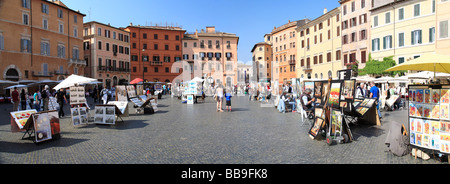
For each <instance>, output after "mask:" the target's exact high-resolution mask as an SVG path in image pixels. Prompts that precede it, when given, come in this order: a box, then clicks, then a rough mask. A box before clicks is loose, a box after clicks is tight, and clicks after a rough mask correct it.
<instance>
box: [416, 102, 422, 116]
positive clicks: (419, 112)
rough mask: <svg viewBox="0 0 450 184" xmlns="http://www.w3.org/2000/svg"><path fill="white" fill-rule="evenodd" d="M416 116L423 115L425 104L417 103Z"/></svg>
mask: <svg viewBox="0 0 450 184" xmlns="http://www.w3.org/2000/svg"><path fill="white" fill-rule="evenodd" d="M416 116H417V117H422V116H423V104H416Z"/></svg>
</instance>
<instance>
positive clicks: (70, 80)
mask: <svg viewBox="0 0 450 184" xmlns="http://www.w3.org/2000/svg"><path fill="white" fill-rule="evenodd" d="M94 81H97V79H93V78H89V77H83V76H79V75H75V74H72V75H70V76H69V77H67V78H66V79H64V80H63V81H62V82H61V83H59V84H58V85H56V86H55V87H54V88H53V89H55V90H59V89H61V88H69V87H72V86H75V85H83V84H86V83H90V82H94Z"/></svg>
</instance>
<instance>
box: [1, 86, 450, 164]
mask: <svg viewBox="0 0 450 184" xmlns="http://www.w3.org/2000/svg"><path fill="white" fill-rule="evenodd" d="M88 100H90V99H88ZM130 103H131V102H130ZM232 105H233V112H226V111H225V112H223V113H220V112H216V110H215V106H216V103H215V102H214V101H213V99H212V98H207V99H206V102H205V103H201V104H195V105H186V104H182V103H181V102H180V100H178V99H176V98H170V96H168V95H166V96H163V99H161V100H159V105H158V109H159V111H158V112H156V113H155V114H152V115H143V114H136V113H135V110H134V108H133V107H132V105H130V106H129V108H130V116H129V117H124V118H123V119H124V122H123V123H121V122H118V123H117V124H116V125H114V126H110V125H96V124H89V125H86V126H81V127H74V126H73V125H72V124H71V121H70V114H69V108H68V105H65V108H66V109H65V112H66V115H68V114H69V116H66V117H64V118H62V119H61V120H60V122H61V139H59V140H52V141H47V142H42V143H40V144H37V145H36V144H34V143H33V142H32V141H31V140H22V139H21V138H22V135H23V133H12V132H11V130H10V117H9V111H10V110H11V109H12V105H11V104H1V105H0V118H1V119H2V121H1V122H0V163H2V164H16V163H20V164H22V163H24V164H115V163H117V164H216V163H217V164H311V163H312V164H335V163H351V164H441V163H446V162H440V161H436V160H434V159H430V160H426V161H425V160H421V159H414V157H412V156H410V155H407V156H403V157H398V156H395V155H393V154H392V153H390V152H387V150H388V148H387V146H386V145H385V144H384V141H385V139H386V135H387V131H388V127H389V124H390V123H391V122H392V121H404V122H406V120H407V111H406V110H403V111H395V112H387V113H383V115H384V118H383V119H382V126H381V127H378V126H370V125H358V126H352V127H351V130H352V132H353V135H354V137H355V140H354V141H353V142H351V143H347V144H337V145H332V146H328V145H327V144H326V143H325V141H324V140H321V141H318V140H311V139H310V138H309V136H308V133H307V132H308V130H309V127H310V126H309V125H302V124H301V122H300V116H299V114H297V113H286V114H283V113H279V112H278V111H277V110H276V109H275V108H273V107H272V108H269V107H261V106H260V104H259V102H255V101H248V98H247V97H238V96H236V97H233V98H232ZM91 106H92V107H93V106H94V105H93V104H92V105H91ZM91 113H92V111H91Z"/></svg>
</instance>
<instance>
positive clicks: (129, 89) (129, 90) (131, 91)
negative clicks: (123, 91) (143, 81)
mask: <svg viewBox="0 0 450 184" xmlns="http://www.w3.org/2000/svg"><path fill="white" fill-rule="evenodd" d="M127 93H128V98H134V97H136V90H135V89H134V86H133V85H128V86H127Z"/></svg>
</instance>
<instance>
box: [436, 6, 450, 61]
mask: <svg viewBox="0 0 450 184" xmlns="http://www.w3.org/2000/svg"><path fill="white" fill-rule="evenodd" d="M436 19H437V20H436V53H437V54H444V55H450V34H449V28H450V27H449V23H450V0H436Z"/></svg>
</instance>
